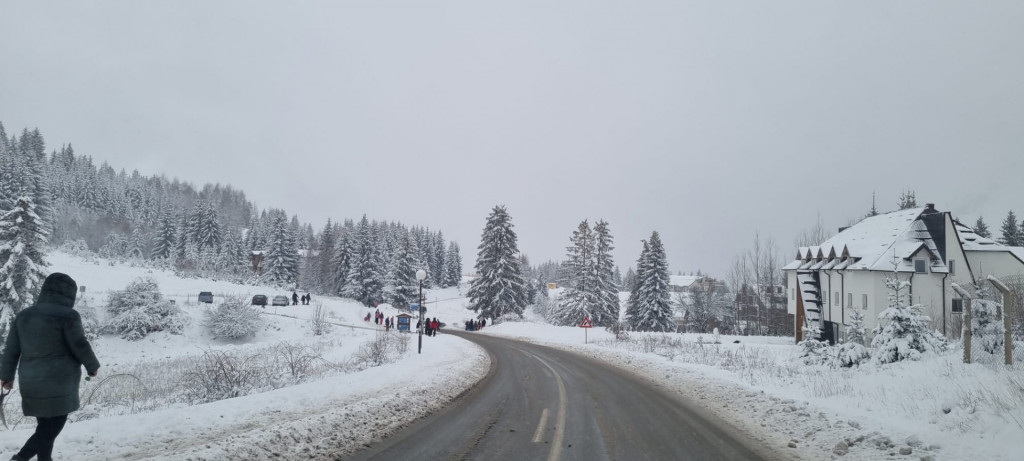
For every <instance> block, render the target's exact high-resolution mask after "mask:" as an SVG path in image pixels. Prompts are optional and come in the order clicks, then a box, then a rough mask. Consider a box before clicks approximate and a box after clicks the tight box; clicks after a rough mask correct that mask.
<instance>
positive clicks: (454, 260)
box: [444, 242, 462, 287]
mask: <svg viewBox="0 0 1024 461" xmlns="http://www.w3.org/2000/svg"><path fill="white" fill-rule="evenodd" d="M460 282H462V255H461V254H459V244H458V243H455V242H448V253H447V254H445V256H444V286H446V287H456V286H459V283H460Z"/></svg>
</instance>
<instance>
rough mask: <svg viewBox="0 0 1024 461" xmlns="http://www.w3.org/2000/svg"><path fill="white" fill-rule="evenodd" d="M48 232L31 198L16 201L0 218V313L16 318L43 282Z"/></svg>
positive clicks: (30, 301) (20, 198)
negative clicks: (12, 315)
mask: <svg viewBox="0 0 1024 461" xmlns="http://www.w3.org/2000/svg"><path fill="white" fill-rule="evenodd" d="M47 235H48V234H47V232H46V229H45V226H43V223H42V222H40V218H39V215H37V214H36V212H35V205H34V204H33V203H32V198H31V197H25V196H22V197H18V198H16V199H15V201H14V208H13V209H11V210H8V211H6V212H4V213H3V214H2V215H0V312H2V309H4V308H5V307H7V308H10V309H11V311H12V313H14V314H17V313H18V312H20V311H21V309H23V308H25V307H27V306H28V305H29V304H31V303H32V296H33V293H35V292H36V291H37V290H38V289H39V288H40V287H41V286H42V283H43V280H44V279H45V278H46V271H45V270H44V269H45V268H46V267H47V263H46V260H45V259H44V255H43V251H44V245H45V244H46V238H47Z"/></svg>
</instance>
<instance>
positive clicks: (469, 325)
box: [466, 319, 487, 331]
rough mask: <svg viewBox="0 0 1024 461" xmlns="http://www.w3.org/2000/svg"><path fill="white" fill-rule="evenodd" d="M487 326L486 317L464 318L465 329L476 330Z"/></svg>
mask: <svg viewBox="0 0 1024 461" xmlns="http://www.w3.org/2000/svg"><path fill="white" fill-rule="evenodd" d="M485 326H487V319H480V320H477V319H469V320H466V331H477V330H479V329H481V328H483V327H485Z"/></svg>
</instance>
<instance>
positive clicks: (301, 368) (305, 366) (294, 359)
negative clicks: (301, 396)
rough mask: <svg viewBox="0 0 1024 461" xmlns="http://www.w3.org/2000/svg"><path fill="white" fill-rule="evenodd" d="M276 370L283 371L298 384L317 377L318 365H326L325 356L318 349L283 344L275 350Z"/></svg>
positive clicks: (287, 343)
mask: <svg viewBox="0 0 1024 461" xmlns="http://www.w3.org/2000/svg"><path fill="white" fill-rule="evenodd" d="M274 357H275V358H276V360H277V365H276V366H275V368H276V369H279V370H280V369H283V370H285V371H287V372H288V375H289V376H291V377H292V379H294V380H295V381H297V382H301V381H304V380H305V379H306V378H308V377H310V376H313V375H316V374H318V372H319V368H318V365H320V364H322V363H324V358H323V355H321V354H320V352H319V351H317V350H316V349H314V348H312V347H310V346H305V345H302V344H295V343H289V342H281V343H280V344H278V346H277V347H275V348H274Z"/></svg>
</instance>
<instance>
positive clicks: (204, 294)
mask: <svg viewBox="0 0 1024 461" xmlns="http://www.w3.org/2000/svg"><path fill="white" fill-rule="evenodd" d="M199 302H201V303H212V302H213V293H211V292H209V291H200V292H199Z"/></svg>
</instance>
